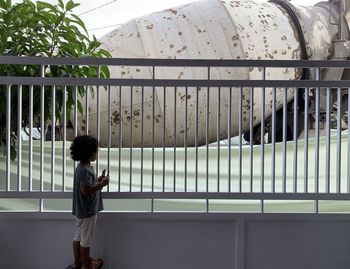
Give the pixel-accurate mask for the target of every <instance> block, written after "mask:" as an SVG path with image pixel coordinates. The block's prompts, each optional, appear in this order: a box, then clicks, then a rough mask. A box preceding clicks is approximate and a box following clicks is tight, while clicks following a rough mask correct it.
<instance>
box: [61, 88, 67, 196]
mask: <svg viewBox="0 0 350 269" xmlns="http://www.w3.org/2000/svg"><path fill="white" fill-rule="evenodd" d="M62 116H63V119H62V128H63V142H62V144H63V145H62V182H63V184H62V188H63V189H62V190H63V192H65V191H66V139H67V128H66V127H67V86H66V85H64V86H63V115H62Z"/></svg>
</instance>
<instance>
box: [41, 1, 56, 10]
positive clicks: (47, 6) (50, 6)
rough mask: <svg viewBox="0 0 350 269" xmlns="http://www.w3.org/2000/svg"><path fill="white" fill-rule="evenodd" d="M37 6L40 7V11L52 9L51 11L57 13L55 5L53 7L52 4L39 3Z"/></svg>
mask: <svg viewBox="0 0 350 269" xmlns="http://www.w3.org/2000/svg"><path fill="white" fill-rule="evenodd" d="M36 5H37V7H38V10H43V9H45V8H47V9H50V10H51V11H53V12H56V11H57V8H56V7H55V6H54V5H51V4H49V3H47V2H42V1H37V2H36Z"/></svg>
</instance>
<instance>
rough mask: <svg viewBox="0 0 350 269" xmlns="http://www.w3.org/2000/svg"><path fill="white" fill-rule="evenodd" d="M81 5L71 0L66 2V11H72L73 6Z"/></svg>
mask: <svg viewBox="0 0 350 269" xmlns="http://www.w3.org/2000/svg"><path fill="white" fill-rule="evenodd" d="M77 6H80V4H78V3H74V2H73V1H72V0H69V1H68V2H67V4H66V11H71V10H72V9H73V8H75V7H77Z"/></svg>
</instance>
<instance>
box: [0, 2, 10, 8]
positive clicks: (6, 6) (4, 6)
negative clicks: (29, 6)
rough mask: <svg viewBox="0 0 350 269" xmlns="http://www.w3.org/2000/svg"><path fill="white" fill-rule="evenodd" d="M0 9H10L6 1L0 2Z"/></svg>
mask: <svg viewBox="0 0 350 269" xmlns="http://www.w3.org/2000/svg"><path fill="white" fill-rule="evenodd" d="M0 7H1V8H3V9H5V10H6V9H8V8H9V7H10V5H8V4H7V1H5V0H0Z"/></svg>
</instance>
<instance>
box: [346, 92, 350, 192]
mask: <svg viewBox="0 0 350 269" xmlns="http://www.w3.org/2000/svg"><path fill="white" fill-rule="evenodd" d="M349 117H350V88H348V115H347V121H348V122H347V126H348V154H347V155H348V159H347V161H348V163H347V170H348V171H347V193H350V120H349Z"/></svg>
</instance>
